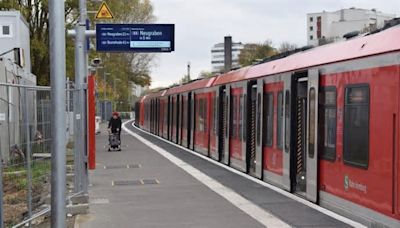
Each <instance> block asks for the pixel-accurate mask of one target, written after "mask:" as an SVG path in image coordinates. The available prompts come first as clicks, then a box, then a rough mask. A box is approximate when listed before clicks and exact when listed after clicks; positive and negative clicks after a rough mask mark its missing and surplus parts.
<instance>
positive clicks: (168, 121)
mask: <svg viewBox="0 0 400 228" xmlns="http://www.w3.org/2000/svg"><path fill="white" fill-rule="evenodd" d="M171 103H172V102H171V96H168V100H167V104H166V105H167V110H166V111H167V128H166V130H167V135H166V137H167V140H170V139H171V134H170V132H171V112H172V111H171Z"/></svg>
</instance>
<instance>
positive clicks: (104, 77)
mask: <svg viewBox="0 0 400 228" xmlns="http://www.w3.org/2000/svg"><path fill="white" fill-rule="evenodd" d="M107 75H108V76H110V75H111V73H108V72H105V71H104V72H103V83H104V92H103V93H104V94H103V95H104V99H103V100H107V80H106V77H107Z"/></svg>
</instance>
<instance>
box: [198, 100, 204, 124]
mask: <svg viewBox="0 0 400 228" xmlns="http://www.w3.org/2000/svg"><path fill="white" fill-rule="evenodd" d="M198 105H199V109H198V110H199V114H198V116H199V121H198V126H199V132H202V131H203V99H201V98H200V99H199V104H198Z"/></svg>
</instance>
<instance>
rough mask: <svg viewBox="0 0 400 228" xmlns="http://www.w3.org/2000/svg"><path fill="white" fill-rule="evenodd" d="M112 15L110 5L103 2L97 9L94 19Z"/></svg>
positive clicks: (111, 16) (109, 17) (108, 17)
mask: <svg viewBox="0 0 400 228" xmlns="http://www.w3.org/2000/svg"><path fill="white" fill-rule="evenodd" d="M113 18H114V16H113V14H112V13H111V10H110V7H108V5H107V3H105V2H103V3H102V4H101V6H100V8H99V11H97V14H96V19H113Z"/></svg>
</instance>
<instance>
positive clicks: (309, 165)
mask: <svg viewBox="0 0 400 228" xmlns="http://www.w3.org/2000/svg"><path fill="white" fill-rule="evenodd" d="M318 88H319V72H318V69H310V70H309V71H308V108H307V110H308V112H307V123H308V125H307V133H308V134H307V143H308V145H307V155H306V157H307V162H306V170H307V172H306V180H307V184H306V196H307V199H308V200H310V201H312V202H317V200H318V142H317V139H318Z"/></svg>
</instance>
